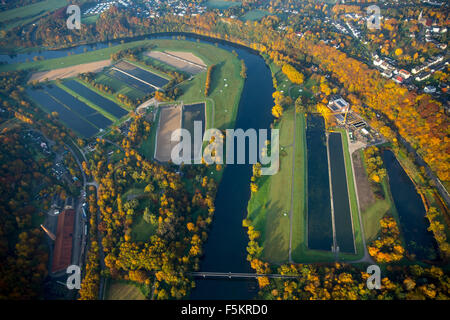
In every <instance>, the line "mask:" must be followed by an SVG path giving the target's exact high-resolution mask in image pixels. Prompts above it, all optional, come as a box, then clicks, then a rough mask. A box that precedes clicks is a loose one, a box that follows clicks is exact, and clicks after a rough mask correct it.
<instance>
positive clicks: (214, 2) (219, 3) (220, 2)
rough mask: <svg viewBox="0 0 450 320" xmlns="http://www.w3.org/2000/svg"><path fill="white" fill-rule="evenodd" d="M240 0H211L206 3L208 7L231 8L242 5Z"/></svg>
mask: <svg viewBox="0 0 450 320" xmlns="http://www.w3.org/2000/svg"><path fill="white" fill-rule="evenodd" d="M241 4H242V2H240V1H225V0H209V1H208V2H207V3H206V6H207V7H208V8H212V9H229V8H231V7H235V6H240V5H241Z"/></svg>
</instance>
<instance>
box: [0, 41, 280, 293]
mask: <svg viewBox="0 0 450 320" xmlns="http://www.w3.org/2000/svg"><path fill="white" fill-rule="evenodd" d="M173 36H183V37H185V39H184V38H183V39H184V40H188V41H197V39H200V41H201V42H204V43H209V44H213V45H214V44H217V45H218V46H219V47H220V48H222V49H225V50H227V51H229V52H232V51H233V50H234V51H235V52H236V53H237V55H238V57H239V59H243V60H244V62H245V65H246V67H247V79H246V81H245V84H244V88H243V91H242V95H241V99H240V103H239V110H238V113H237V117H236V122H235V128H241V129H243V130H246V129H248V128H254V129H256V130H257V129H264V128H265V129H269V128H270V123H271V121H272V115H271V107H272V104H273V99H272V93H273V91H274V88H273V84H272V76H271V72H270V69H269V67H268V66H267V65H266V63H265V61H264V59H263V58H262V57H261V56H260V55H259V54H257V53H256V52H254V51H253V50H251V49H248V48H245V47H243V46H239V45H235V44H232V43H229V42H225V41H223V40H218V39H211V38H207V37H203V36H197V35H192V34H185V33H165V34H157V35H151V36H145V37H136V38H133V39H124V41H125V42H131V41H138V40H144V39H148V40H151V39H171V38H172V37H173ZM118 44H120V40H115V41H111V42H108V43H98V44H95V45H80V46H77V47H72V48H67V49H61V50H47V51H35V52H28V53H22V54H17V55H14V56H10V55H0V61H1V62H4V63H19V62H26V61H32V60H33V57H34V56H36V55H38V56H42V57H44V58H45V59H53V58H58V57H65V56H67V54H68V53H69V52H70V53H73V54H78V53H83V52H85V51H92V50H96V49H101V48H105V47H108V46H115V45H118ZM230 129H231V128H230ZM235 154H236V152H235ZM224 170H225V171H224V174H223V178H222V181H221V182H220V185H219V187H218V192H217V196H216V200H215V208H216V212H215V214H214V219H213V222H212V224H211V230H210V233H209V238H208V240H207V242H206V244H205V245H204V250H203V252H204V256H203V258H202V261H201V264H200V270H201V271H219V272H254V271H253V270H252V269H251V268H250V263H249V262H248V261H247V259H246V258H247V251H246V247H247V243H248V237H247V234H246V230H245V229H244V228H243V227H242V220H243V219H245V217H246V216H247V203H248V200H249V199H250V177H251V175H252V168H251V165H227V166H226V167H225V169H224ZM256 292H257V283H256V281H255V280H229V279H221V280H215V279H197V280H196V288H195V289H193V291H192V293H191V296H190V298H191V299H251V298H253V297H254V296H255V294H256Z"/></svg>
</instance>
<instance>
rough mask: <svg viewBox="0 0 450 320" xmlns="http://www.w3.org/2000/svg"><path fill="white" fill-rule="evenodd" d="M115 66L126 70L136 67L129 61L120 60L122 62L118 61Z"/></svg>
mask: <svg viewBox="0 0 450 320" xmlns="http://www.w3.org/2000/svg"><path fill="white" fill-rule="evenodd" d="M115 66H116V67H117V68H119V69H122V70H124V71H127V70H134V69H136V66H134V65H132V64H131V63H128V62H126V61H120V62H118V63H116V65H115Z"/></svg>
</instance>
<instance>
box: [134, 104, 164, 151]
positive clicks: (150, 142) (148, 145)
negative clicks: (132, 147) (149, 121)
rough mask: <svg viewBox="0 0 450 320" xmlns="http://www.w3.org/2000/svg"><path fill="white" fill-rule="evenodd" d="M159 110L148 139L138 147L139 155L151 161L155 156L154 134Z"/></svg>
mask: <svg viewBox="0 0 450 320" xmlns="http://www.w3.org/2000/svg"><path fill="white" fill-rule="evenodd" d="M159 114H160V112H159V109H158V110H157V111H156V118H155V121H154V122H153V125H152V126H151V127H150V134H149V135H148V138H147V139H146V140H144V141H143V142H142V144H141V146H140V147H139V150H140V153H141V154H142V155H143V156H144V157H145V158H147V159H153V157H154V156H155V146H156V133H157V130H158V123H159Z"/></svg>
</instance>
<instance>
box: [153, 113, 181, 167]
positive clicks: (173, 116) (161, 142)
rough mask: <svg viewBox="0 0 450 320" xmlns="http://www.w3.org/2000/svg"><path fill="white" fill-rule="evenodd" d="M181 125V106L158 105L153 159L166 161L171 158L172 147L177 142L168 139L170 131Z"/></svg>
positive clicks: (170, 134)
mask: <svg viewBox="0 0 450 320" xmlns="http://www.w3.org/2000/svg"><path fill="white" fill-rule="evenodd" d="M180 126H181V107H180V106H164V107H160V114H159V123H158V133H157V135H156V152H155V159H156V160H158V161H161V162H167V161H169V160H170V159H171V153H172V149H173V147H174V146H175V145H176V144H177V143H178V142H172V141H170V138H171V136H172V132H173V131H174V130H176V129H179V128H180Z"/></svg>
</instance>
